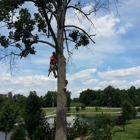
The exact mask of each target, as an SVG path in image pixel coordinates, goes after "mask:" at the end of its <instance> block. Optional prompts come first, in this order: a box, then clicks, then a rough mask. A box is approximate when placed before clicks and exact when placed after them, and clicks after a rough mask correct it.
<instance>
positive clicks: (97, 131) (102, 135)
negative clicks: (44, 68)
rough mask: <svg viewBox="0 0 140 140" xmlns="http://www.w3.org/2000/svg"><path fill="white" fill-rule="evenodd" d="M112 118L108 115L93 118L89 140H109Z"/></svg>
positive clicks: (112, 124)
mask: <svg viewBox="0 0 140 140" xmlns="http://www.w3.org/2000/svg"><path fill="white" fill-rule="evenodd" d="M114 124H115V123H114V118H113V117H112V116H111V115H108V114H103V113H102V114H100V115H97V116H95V121H94V124H93V125H92V126H91V129H90V132H89V133H90V134H91V137H90V138H89V140H111V139H112V134H113V132H112V128H113V127H114Z"/></svg>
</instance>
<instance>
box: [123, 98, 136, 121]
mask: <svg viewBox="0 0 140 140" xmlns="http://www.w3.org/2000/svg"><path fill="white" fill-rule="evenodd" d="M121 106H122V115H124V116H126V119H127V120H130V119H132V118H135V117H136V115H137V111H136V109H135V107H134V106H133V105H132V104H131V103H130V102H129V101H127V100H124V101H123V102H122V104H121Z"/></svg>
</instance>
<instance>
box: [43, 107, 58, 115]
mask: <svg viewBox="0 0 140 140" xmlns="http://www.w3.org/2000/svg"><path fill="white" fill-rule="evenodd" d="M55 110H56V109H54V108H45V109H43V111H44V112H45V113H46V114H47V113H51V112H53V111H55ZM53 114H55V112H54V113H53Z"/></svg>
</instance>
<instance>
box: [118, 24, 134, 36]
mask: <svg viewBox="0 0 140 140" xmlns="http://www.w3.org/2000/svg"><path fill="white" fill-rule="evenodd" d="M131 27H133V24H132V23H127V24H125V25H124V26H121V27H119V29H118V31H117V32H116V33H117V34H125V33H126V30H127V29H128V28H131Z"/></svg>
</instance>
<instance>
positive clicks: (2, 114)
mask: <svg viewBox="0 0 140 140" xmlns="http://www.w3.org/2000/svg"><path fill="white" fill-rule="evenodd" d="M14 107H15V106H14V105H13V103H12V102H11V101H10V100H6V101H5V102H4V104H3V106H2V108H1V110H0V131H1V132H3V133H5V140H7V135H8V133H9V132H11V130H12V129H13V127H14V124H15V120H16V115H17V113H16V111H15V109H14Z"/></svg>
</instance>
